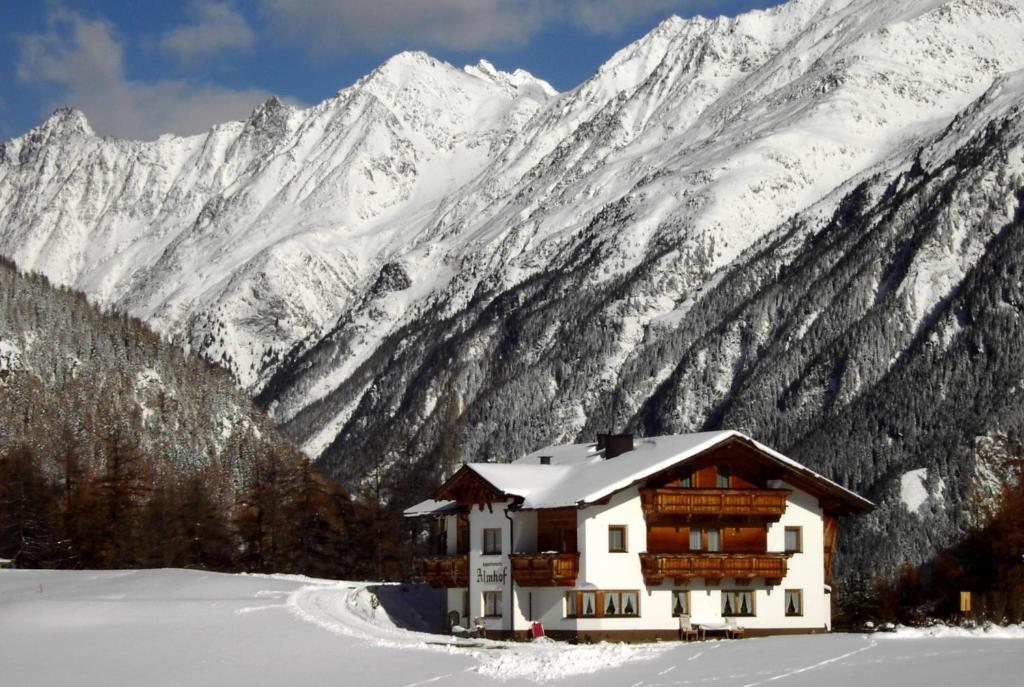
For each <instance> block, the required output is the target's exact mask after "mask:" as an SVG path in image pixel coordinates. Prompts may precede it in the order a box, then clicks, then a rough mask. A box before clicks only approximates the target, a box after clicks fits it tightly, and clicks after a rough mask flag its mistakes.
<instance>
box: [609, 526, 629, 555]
mask: <svg viewBox="0 0 1024 687" xmlns="http://www.w3.org/2000/svg"><path fill="white" fill-rule="evenodd" d="M608 550H609V551H610V552H612V553H625V552H626V526H625V525H609V526H608Z"/></svg>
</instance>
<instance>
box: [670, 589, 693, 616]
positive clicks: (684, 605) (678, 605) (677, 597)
mask: <svg viewBox="0 0 1024 687" xmlns="http://www.w3.org/2000/svg"><path fill="white" fill-rule="evenodd" d="M672 615H673V616H676V617H678V616H681V615H690V592H688V591H686V590H685V589H675V590H673V591H672Z"/></svg>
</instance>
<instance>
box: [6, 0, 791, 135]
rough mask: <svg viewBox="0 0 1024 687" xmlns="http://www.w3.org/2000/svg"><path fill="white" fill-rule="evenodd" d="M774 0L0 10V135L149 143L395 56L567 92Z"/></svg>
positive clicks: (465, 0) (273, 0) (186, 4)
mask: <svg viewBox="0 0 1024 687" xmlns="http://www.w3.org/2000/svg"><path fill="white" fill-rule="evenodd" d="M779 1H780V0H183V1H182V2H172V1H166V2H165V1H164V0H79V1H78V2H70V1H65V2H60V1H59V0H0V139H6V138H10V137H12V136H16V135H19V134H21V133H24V132H25V131H27V130H28V129H29V128H31V127H33V126H35V125H37V124H39V123H40V122H41V121H42V120H43V119H44V118H45V117H46V115H47V114H48V113H49V112H50V111H52V110H53V109H55V108H57V107H59V106H62V105H70V106H73V107H78V108H79V109H81V110H83V111H84V112H85V113H86V115H87V116H88V118H89V121H90V122H91V123H92V125H93V128H94V129H96V131H97V132H99V133H101V134H106V135H113V136H121V137H126V138H142V139H150V138H154V137H156V136H157V135H159V134H160V133H162V132H174V133H180V134H187V133H197V132H200V131H204V130H206V129H207V128H209V127H210V126H211V125H212V124H214V123H217V122H222V121H227V120H230V119H241V118H243V117H245V116H246V115H247V114H248V113H249V112H250V111H251V110H252V108H253V107H254V106H256V105H257V104H258V103H260V102H262V101H263V100H265V99H266V98H267V97H269V96H270V95H278V96H281V97H283V98H285V99H286V100H288V101H290V102H292V103H294V104H300V105H308V104H313V103H316V102H319V101H321V100H323V99H324V98H327V97H330V96H331V95H333V94H334V93H335V92H336V91H338V90H340V89H341V88H344V87H345V86H348V85H350V84H351V83H352V82H353V81H355V80H356V79H358V78H359V77H360V76H362V75H364V74H366V73H367V72H369V71H371V70H372V69H373V68H374V67H375V66H377V65H378V64H380V63H381V62H382V61H383V60H385V59H387V57H389V56H390V55H392V54H394V53H396V52H399V51H402V50H413V49H415V50H425V51H427V52H428V53H430V54H431V55H434V56H435V57H438V58H440V59H443V60H446V61H448V62H451V63H452V64H455V65H458V66H461V65H463V64H467V63H473V62H476V61H477V60H478V59H480V58H486V59H488V60H490V61H491V62H493V63H494V64H495V65H496V66H498V67H499V68H501V69H507V70H511V69H514V68H516V67H520V68H523V69H526V70H527V71H530V72H532V73H533V74H535V75H536V76H539V77H541V78H543V79H547V80H548V81H549V82H551V84H552V85H553V86H554V87H555V88H557V89H559V90H567V89H570V88H572V87H574V86H576V85H577V84H579V83H580V82H581V81H583V80H584V79H585V78H587V76H589V75H590V74H592V73H593V72H594V70H595V69H597V67H598V66H599V65H600V64H601V63H602V62H604V61H605V60H606V59H608V57H610V56H611V55H612V53H614V52H615V51H616V50H618V49H619V48H621V47H623V46H625V45H626V44H627V43H629V42H631V41H633V40H635V39H637V38H638V37H640V36H641V35H643V34H644V33H646V32H647V31H649V30H650V29H651V28H653V27H654V26H655V25H656V24H657V23H658V22H659V21H661V20H663V19H664V18H666V17H668V16H669V15H671V14H678V15H680V16H683V17H687V16H692V15H694V14H704V15H705V16H717V15H719V14H726V15H734V14H737V13H739V12H743V11H746V10H749V9H752V8H759V7H768V6H771V5H775V4H779Z"/></svg>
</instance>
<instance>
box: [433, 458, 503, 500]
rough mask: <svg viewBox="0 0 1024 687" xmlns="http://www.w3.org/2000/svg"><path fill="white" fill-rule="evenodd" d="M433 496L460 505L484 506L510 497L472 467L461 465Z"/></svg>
mask: <svg viewBox="0 0 1024 687" xmlns="http://www.w3.org/2000/svg"><path fill="white" fill-rule="evenodd" d="M434 498H435V499H436V500H438V501H457V502H458V503H459V505H461V506H484V505H487V504H490V503H492V502H494V501H507V500H509V499H510V498H512V497H511V496H510V495H509V494H506V493H505V492H503V491H501V490H500V489H498V488H497V487H495V486H494V485H493V484H491V483H490V482H488V481H487V480H485V479H484V478H483V477H481V476H480V474H479V473H478V472H476V471H475V470H473V469H472V468H470V467H468V466H466V465H463V466H462V467H461V468H459V469H458V471H456V473H455V474H454V475H452V476H451V477H450V478H448V480H447V481H446V482H445V483H444V484H442V485H441V486H440V487H438V489H437V492H435V494H434Z"/></svg>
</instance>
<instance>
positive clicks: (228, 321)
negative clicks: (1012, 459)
mask: <svg viewBox="0 0 1024 687" xmlns="http://www.w3.org/2000/svg"><path fill="white" fill-rule="evenodd" d="M1022 68H1024V8H1022V7H1021V4H1020V3H1019V2H1012V1H1007V0H914V1H912V2H903V3H891V2H882V1H880V0H792V1H791V2H788V3H786V4H784V5H781V6H779V7H776V8H772V9H769V10H764V11H755V12H750V13H747V14H744V15H740V16H738V17H735V18H719V19H714V20H709V19H704V18H694V19H688V20H683V19H679V18H671V19H668V20H666V21H665V22H663V23H662V24H660V25H659V26H658V27H656V28H655V29H654V30H653V31H652V32H651V33H650V34H648V35H647V36H645V37H643V38H641V39H640V40H639V41H637V42H636V43H634V44H632V45H630V46H627V47H626V48H624V49H623V50H621V51H620V52H619V53H617V54H616V55H614V56H613V57H612V58H611V59H610V60H609V61H608V62H607V63H606V64H605V65H603V66H602V67H601V68H600V69H599V70H598V71H597V73H595V74H594V76H593V77H591V78H590V79H588V80H587V81H586V82H584V83H583V84H581V85H580V86H578V87H577V88H575V89H573V90H572V91H569V92H567V93H562V94H555V93H554V92H553V90H552V89H551V88H550V87H549V86H547V85H546V84H544V83H543V82H541V81H540V80H537V79H535V78H533V77H531V76H529V75H528V74H525V73H524V72H519V71H517V72H515V73H513V74H504V73H500V72H498V71H497V70H495V69H494V68H493V66H491V65H489V64H487V63H485V62H482V63H480V64H478V65H476V66H474V67H467V68H465V69H464V70H458V69H455V68H454V67H451V66H450V65H446V64H444V63H441V62H438V61H436V60H433V59H432V58H430V57H429V56H427V55H424V54H422V53H409V54H403V55H399V56H396V57H395V58H393V59H392V60H389V61H388V62H387V63H385V64H384V65H382V66H381V67H380V68H379V69H378V70H375V71H374V72H373V73H371V74H370V75H368V76H367V77H365V78H364V79H361V80H360V81H359V82H357V83H356V84H354V85H353V86H352V87H350V88H348V89H345V90H343V91H341V92H339V94H338V95H337V96H336V97H335V98H332V99H329V100H327V101H325V102H324V103H321V104H320V105H317V106H315V107H313V108H310V109H308V110H304V111H297V110H292V109H291V108H288V107H287V106H285V105H283V104H282V103H281V102H280V101H277V100H271V101H268V102H267V103H265V104H264V105H263V106H261V107H260V108H258V109H257V110H256V111H255V112H254V113H253V115H252V117H250V119H249V120H248V121H247V122H238V123H229V124H225V125H222V126H219V127H215V128H214V129H213V130H212V131H211V132H210V133H209V134H207V135H205V136H197V137H191V138H187V139H181V138H175V137H162V138H161V139H159V140H157V141H154V142H149V143H141V142H127V141H113V140H107V139H99V138H96V137H95V136H94V135H92V133H91V131H90V130H89V128H88V123H87V122H86V121H85V120H84V117H82V116H81V115H80V114H78V113H74V112H68V111H64V112H60V113H57V114H55V115H54V117H51V119H50V120H49V121H48V122H47V123H45V124H44V125H43V126H41V127H40V128H38V129H35V130H33V131H32V132H29V133H28V134H26V135H25V136H23V137H20V138H18V139H13V140H11V141H8V142H6V143H4V144H3V145H2V146H0V252H2V253H3V254H5V255H8V256H11V257H13V258H14V259H15V260H17V261H18V263H19V265H22V266H24V267H27V268H31V269H37V270H40V271H42V272H44V273H46V274H47V275H49V276H50V277H51V278H52V279H54V280H56V281H58V282H60V283H66V284H72V285H74V286H76V287H78V288H81V289H83V290H85V291H86V292H88V293H89V294H90V295H91V296H92V297H94V298H97V299H99V300H101V301H102V302H105V303H110V304H113V305H116V306H117V307H120V308H125V309H127V310H128V311H129V312H132V313H133V314H136V315H138V316H140V317H144V318H146V319H147V321H149V322H151V323H153V324H154V326H157V327H158V328H159V329H160V330H161V331H163V332H164V333H165V334H166V335H168V336H169V337H171V338H172V339H173V340H174V341H176V342H178V343H180V344H182V345H184V346H186V347H189V348H193V349H196V350H199V351H201V352H202V353H203V354H204V355H206V356H208V357H210V358H212V359H215V360H219V361H221V362H223V363H224V364H225V365H226V366H227V367H229V369H231V370H232V371H233V373H234V374H235V376H236V378H237V379H238V380H239V382H240V383H241V384H242V385H243V386H245V387H246V388H247V389H249V390H250V391H251V392H252V393H254V394H257V395H258V398H259V399H260V400H261V402H263V403H264V404H265V405H266V406H267V407H268V408H270V409H271V411H272V413H273V414H274V416H275V418H276V419H277V420H278V421H279V422H281V423H282V426H283V427H284V428H285V430H286V431H287V432H288V433H289V434H290V435H291V436H292V437H294V438H295V439H297V440H298V441H299V442H300V443H301V444H302V445H303V447H304V449H305V451H306V452H307V454H308V455H310V456H311V457H314V458H316V459H318V460H319V461H320V462H321V464H322V465H323V466H324V467H325V468H326V469H328V470H329V471H330V472H332V474H335V475H339V476H342V477H344V478H346V479H348V480H349V481H350V482H358V481H360V480H364V479H366V478H367V476H368V475H378V476H379V474H380V473H381V471H385V472H387V474H388V475H389V479H390V481H391V482H393V483H395V484H396V485H400V484H402V483H404V484H406V485H407V487H408V488H405V489H404V491H406V492H407V491H408V489H410V488H411V489H413V491H415V489H416V488H418V489H420V490H423V489H427V488H428V487H429V484H431V483H433V482H435V481H436V480H437V479H438V477H439V476H440V474H442V473H443V472H444V471H445V470H448V469H451V467H452V466H454V465H455V464H456V463H457V462H458V461H459V460H463V459H481V458H490V459H497V460H503V459H508V458H513V457H515V456H517V455H519V454H521V453H522V452H524V451H526V450H530V449H532V448H535V447H536V446H538V445H542V444H544V443H548V442H555V441H568V440H574V439H578V438H586V437H589V436H591V435H592V434H593V432H594V431H596V430H604V429H612V428H622V427H631V428H633V429H636V430H638V431H642V432H646V433H653V432H674V431H688V430H693V429H699V428H711V427H719V426H734V427H737V428H740V429H743V430H745V431H748V432H751V433H753V434H755V435H757V436H758V437H759V438H762V439H763V440H765V441H767V442H768V443H771V444H773V445H776V446H778V447H779V448H780V449H783V450H786V451H789V452H791V453H793V455H794V456H795V457H797V458H799V459H801V460H804V461H805V462H807V463H808V464H810V465H812V466H814V467H816V468H819V469H823V470H825V471H826V472H828V473H829V474H830V475H833V476H836V477H837V478H840V479H841V480H843V481H844V482H845V483H847V484H850V485H852V486H855V487H856V488H858V489H861V490H863V491H865V492H867V493H868V494H869V495H871V496H872V497H874V498H876V499H878V500H879V501H881V502H882V503H883V508H882V509H881V510H880V514H879V516H877V517H878V518H879V519H876V520H866V521H865V523H864V524H863V525H861V527H863V528H866V529H865V531H866V532H867V533H866V534H865V532H861V535H862V536H870V537H880V536H881V535H882V534H883V533H884V531H885V530H884V528H880V527H878V523H880V522H884V521H885V518H889V517H895V518H896V519H897V520H898V521H899V522H900V525H899V526H900V527H901V528H903V529H901V531H904V530H905V531H906V532H907V533H908V534H907V539H906V543H905V545H903V546H902V548H900V550H899V551H896V550H889V549H886V548H885V547H884V546H880V547H875V550H877V551H882V553H879V554H878V558H879V560H882V559H884V560H885V561H886V562H888V563H892V562H894V561H896V560H897V559H898V558H899V556H900V555H912V556H916V557H921V556H922V555H924V553H923V552H926V551H927V550H929V547H932V548H934V546H936V545H937V544H938V543H939V542H940V541H941V540H942V539H943V537H948V536H951V533H953V532H955V531H956V529H957V528H958V527H960V526H962V524H963V523H964V521H965V519H964V517H963V513H962V509H963V505H962V504H964V503H966V502H967V500H966V499H967V492H968V490H969V489H968V486H967V485H968V483H969V481H970V480H969V475H970V474H971V472H972V461H973V460H974V457H973V452H972V451H973V449H972V446H974V445H975V443H976V437H978V436H990V435H992V436H1003V435H1008V436H1011V437H1012V436H1013V435H1014V434H1015V433H1016V432H1019V431H1020V428H1021V418H1019V417H1018V415H1017V414H1016V413H1015V411H1013V410H1012V407H1013V406H1012V404H1009V400H1008V399H1013V398H1016V397H1015V396H1014V393H1016V392H1014V391H1012V389H1013V388H1016V387H1014V386H1013V384H1011V385H1010V386H1008V387H1006V388H1004V384H1003V382H1002V381H999V383H996V381H994V378H992V377H990V376H988V375H989V373H990V372H991V370H994V369H998V370H999V371H1000V373H1001V374H1009V377H1012V378H1013V379H1017V377H1019V374H1018V375H1017V376H1016V377H1014V374H1015V373H1012V372H1005V373H1004V371H1009V370H1012V364H1011V363H1012V361H1014V360H1016V358H1015V356H1016V355H1017V352H1016V349H1015V348H1014V347H1013V345H1011V344H1010V343H1007V342H1004V341H996V339H997V338H998V337H997V336H996V334H995V333H996V332H1004V333H1007V335H1010V334H1014V333H1015V332H1016V329H1015V327H1016V326H1017V325H1016V323H1015V322H1014V321H1013V320H1012V319H1010V320H1005V318H1003V319H1000V318H1002V317H1003V315H1007V316H1010V311H1011V310H1013V311H1014V312H1016V310H1014V309H1015V308H1016V306H1015V305H1013V304H1014V303H1015V302H1016V301H1015V300H1014V298H1016V296H1015V293H1016V292H1015V289H1016V288H1017V286H1015V285H1014V283H1013V282H1012V281H1007V280H1009V279H1011V277H1010V276H1008V275H1011V274H1013V273H1014V270H1015V269H1016V263H1014V261H1013V258H1012V253H1011V252H1008V248H1007V246H1009V245H1012V244H1013V242H1014V241H1016V238H1015V237H1016V234H1017V227H1018V226H1019V223H1020V221H1019V212H1020V210H1019V208H1020V203H1021V198H1020V188H1021V187H1022V186H1024V184H1022V183H1021V156H1020V146H1019V138H1018V131H1019V123H1020V117H1019V113H1020V106H1021V103H1022V102H1024V80H1022V78H1021V76H1020V72H1019V70H1021V69H1022ZM993 289H995V291H993ZM1000 290H1001V291H1000ZM997 291H998V292H999V294H1001V295H998V294H997ZM1004 292H1005V293H1004ZM993 299H995V300H993ZM1003 303H1008V304H1010V305H1009V306H1007V305H1003ZM964 313H971V314H970V315H965V314H964ZM1013 317H1015V315H1014V316H1013ZM979 337H980V339H982V340H984V341H988V343H977V340H978V339H979ZM967 342H974V343H971V344H970V345H968V343H967ZM972 345H974V346H979V345H980V346H982V350H983V351H992V352H993V353H992V356H994V357H991V356H988V354H986V356H985V359H984V365H982V366H981V367H978V366H977V363H979V362H980V361H978V360H976V359H975V355H976V353H972V352H971V351H972V350H973V349H971V348H970V346H972ZM986 346H987V348H986ZM954 352H955V353H956V355H954ZM970 361H974V363H976V365H975V366H973V367H972V366H966V367H965V364H966V362H970ZM986 366H987V367H986ZM989 368H991V370H990V369H989ZM1009 377H1008V378H1009ZM954 379H955V380H956V384H957V386H956V388H955V393H954V392H953V390H951V389H950V388H945V387H941V385H939V387H936V384H938V382H936V381H934V380H945V381H944V382H943V383H946V384H948V383H950V380H954ZM929 380H932V381H929ZM936 388H940V391H942V393H944V394H945V396H944V397H942V395H941V393H940V397H935V396H934V394H935V393H938V392H936ZM912 389H916V390H917V392H919V394H920V398H930V399H932V403H933V405H934V407H935V408H945V410H943V411H942V413H944V415H942V416H943V417H944V418H945V421H946V422H947V423H948V424H950V425H951V426H952V427H954V428H955V432H954V433H953V434H950V433H948V432H946V431H945V430H940V429H939V428H936V427H930V425H929V423H928V422H927V421H926V419H925V418H926V412H925V410H924V408H923V406H920V405H918V404H919V403H921V401H920V399H916V400H911V399H908V398H907V396H906V394H907V393H908V390H912ZM943 389H944V390H943ZM965 395H966V396H965ZM968 396H969V397H970V405H969V407H968V408H966V409H965V408H960V409H959V410H957V409H956V408H953V407H949V408H946V407H945V406H943V398H946V402H948V400H949V399H952V398H955V399H958V401H959V402H964V403H966V402H967V400H965V399H966V398H967V397H968ZM897 399H898V400H899V404H897V405H895V406H894V405H893V404H894V403H896V400H897ZM881 408H887V412H888V416H886V417H879V416H878V414H877V413H878V410H879V409H881ZM979 408H987V409H988V413H987V414H980V413H979V412H977V411H978V409H979ZM951 431H952V430H951ZM954 435H955V436H954ZM840 437H841V438H842V441H843V442H844V443H843V448H836V447H835V446H834V444H835V443H836V442H837V441H840V439H839V438H840ZM911 437H912V438H911ZM921 468H929V472H928V474H929V475H930V477H929V480H930V484H931V485H932V486H933V492H934V493H933V494H932V496H931V497H930V499H931V500H929V501H928V503H930V504H932V505H933V506H934V507H933V508H932V507H931V506H929V508H915V509H914V512H913V513H910V512H909V511H907V509H906V508H903V507H902V506H900V503H902V501H901V499H900V495H899V493H898V491H899V488H898V486H897V485H898V484H900V482H901V479H900V478H901V476H902V475H903V474H905V473H906V472H908V471H911V470H918V469H921ZM915 474H916V473H915ZM940 481H941V484H942V485H943V487H942V489H939V488H938V487H937V486H936V485H939V484H940ZM409 485H411V486H409ZM416 485H419V486H416ZM396 488H398V487H396ZM894 514H895V515H894ZM926 516H927V517H929V518H931V520H928V521H927V523H928V524H929V525H930V527H929V528H928V536H927V537H922V536H918V535H913V534H911V533H913V532H916V531H918V530H917V528H918V527H919V526H920V524H921V522H922V518H924V517H926ZM872 523H874V524H872ZM873 527H874V528H875V529H872V528H873Z"/></svg>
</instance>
